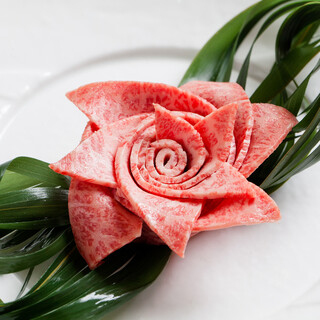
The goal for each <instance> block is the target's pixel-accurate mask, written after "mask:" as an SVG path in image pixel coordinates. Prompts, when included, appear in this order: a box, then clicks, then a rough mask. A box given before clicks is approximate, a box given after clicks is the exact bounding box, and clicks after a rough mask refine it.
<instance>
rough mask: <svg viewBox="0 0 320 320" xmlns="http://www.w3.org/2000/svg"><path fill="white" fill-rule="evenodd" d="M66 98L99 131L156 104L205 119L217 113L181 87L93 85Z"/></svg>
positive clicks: (119, 83) (124, 83) (120, 83)
mask: <svg viewBox="0 0 320 320" xmlns="http://www.w3.org/2000/svg"><path fill="white" fill-rule="evenodd" d="M67 98H69V100H71V101H72V102H73V103H74V104H75V105H76V106H77V107H78V108H79V109H80V110H81V111H82V112H83V113H84V114H86V115H87V116H88V118H89V119H90V120H91V121H92V122H93V123H95V124H96V125H97V126H98V127H100V128H101V127H102V126H104V125H105V124H108V123H112V122H115V121H118V120H120V119H124V118H127V117H131V116H133V115H137V114H140V113H148V112H153V111H154V107H153V103H157V104H160V105H162V106H163V107H165V108H167V109H169V110H173V111H187V112H193V113H197V114H200V115H203V116H206V115H207V114H209V113H211V112H212V111H213V110H215V107H214V106H213V105H212V104H211V103H209V102H207V101H206V100H204V99H201V98H200V97H197V96H194V95H192V94H190V93H188V92H186V91H183V90H180V89H179V88H176V87H173V86H169V85H166V84H161V83H149V82H135V81H109V82H97V83H91V84H88V85H85V86H83V87H80V88H78V89H76V90H74V91H71V92H69V93H67Z"/></svg>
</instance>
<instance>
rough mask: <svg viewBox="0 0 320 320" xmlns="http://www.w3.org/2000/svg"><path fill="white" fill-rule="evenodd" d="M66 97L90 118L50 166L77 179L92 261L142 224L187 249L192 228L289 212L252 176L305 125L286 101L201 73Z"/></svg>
mask: <svg viewBox="0 0 320 320" xmlns="http://www.w3.org/2000/svg"><path fill="white" fill-rule="evenodd" d="M67 97H68V98H69V99H70V100H71V101H72V102H73V103H74V104H75V105H76V106H78V107H79V109H80V110H81V111H82V112H84V113H85V114H86V115H87V116H88V118H89V119H90V122H89V123H88V125H87V127H86V129H85V132H84V134H83V137H82V142H81V143H80V145H79V146H78V147H76V148H75V150H73V151H72V152H71V153H69V154H68V155H66V156H65V157H64V158H63V159H61V160H60V161H59V162H57V163H55V164H52V165H50V167H51V168H52V169H53V170H54V171H56V172H59V173H62V174H65V175H68V176H70V177H72V178H73V179H72V183H71V186H70V190H69V215H70V222H71V226H72V230H73V233H74V237H75V241H76V244H77V246H78V249H79V251H80V253H81V254H82V256H83V257H84V258H85V259H86V261H87V263H88V265H89V266H90V268H95V267H97V266H98V265H99V264H100V263H101V261H102V260H103V259H104V258H105V257H106V256H107V255H109V254H110V253H111V252H113V251H115V250H117V249H119V248H120V247H122V246H124V245H125V244H127V243H129V242H131V241H133V240H134V239H136V238H139V237H140V236H141V233H142V227H143V224H144V225H146V226H147V227H148V228H149V229H151V231H152V233H154V234H156V235H157V236H158V237H159V238H160V239H161V240H162V241H163V242H164V243H165V244H167V245H168V246H169V247H170V248H171V249H172V250H173V251H174V252H176V253H177V254H178V255H180V256H183V255H184V251H185V248H186V245H187V242H188V240H189V238H190V236H191V234H192V233H197V232H200V231H204V230H212V229H219V228H225V227H231V226H236V225H242V224H247V225H248V224H255V223H260V222H270V221H275V220H278V219H279V218H280V213H279V209H278V207H277V206H276V204H275V203H274V201H273V200H272V199H271V198H270V197H269V196H268V195H267V194H266V193H265V192H264V191H263V190H262V189H260V188H259V187H257V186H255V185H254V184H252V183H250V182H248V181H247V179H246V178H247V177H248V176H249V175H250V174H251V173H252V172H253V171H254V170H255V169H256V168H257V167H258V166H259V165H260V164H261V163H262V162H263V161H264V160H265V159H266V158H267V157H268V156H269V155H270V154H271V153H272V152H273V151H274V150H275V149H276V147H277V146H278V145H279V144H280V143H281V141H282V140H283V139H284V138H285V137H286V135H287V134H288V132H289V131H290V130H291V129H292V127H293V126H294V125H295V124H296V123H297V121H296V119H295V117H294V116H293V115H292V114H290V112H288V111H287V110H286V109H284V108H281V107H278V106H274V105H270V104H251V103H250V100H249V99H248V97H247V95H246V93H245V92H244V90H243V89H242V88H241V87H240V86H239V85H237V84H235V83H215V82H200V81H193V82H189V83H187V84H186V85H184V86H182V87H181V88H176V87H172V86H168V85H164V84H155V83H141V82H104V83H93V84H89V85H86V86H84V87H81V88H79V89H77V90H75V91H72V92H70V93H68V94H67ZM145 229H146V228H143V230H145ZM147 233H148V234H150V233H151V232H150V230H149V231H148V232H147ZM146 238H147V237H146V236H144V239H146Z"/></svg>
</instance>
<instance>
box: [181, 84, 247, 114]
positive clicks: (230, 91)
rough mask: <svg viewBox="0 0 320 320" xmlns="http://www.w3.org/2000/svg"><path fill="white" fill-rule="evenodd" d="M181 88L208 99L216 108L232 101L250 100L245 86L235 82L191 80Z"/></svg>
mask: <svg viewBox="0 0 320 320" xmlns="http://www.w3.org/2000/svg"><path fill="white" fill-rule="evenodd" d="M180 89H182V90H184V91H187V92H190V93H192V94H194V95H196V96H199V97H201V98H203V99H205V100H207V101H208V102H210V103H211V104H213V105H214V106H215V107H216V108H220V107H223V106H225V105H226V104H229V103H232V102H236V101H240V100H248V96H247V94H246V93H245V91H244V90H243V88H242V87H241V86H240V85H239V84H237V83H233V82H213V81H190V82H188V83H186V84H184V85H183V86H181V87H180Z"/></svg>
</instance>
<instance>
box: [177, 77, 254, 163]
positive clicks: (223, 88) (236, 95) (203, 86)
mask: <svg viewBox="0 0 320 320" xmlns="http://www.w3.org/2000/svg"><path fill="white" fill-rule="evenodd" d="M181 89H182V90H186V91H188V92H190V93H193V94H195V95H198V96H199V97H201V98H203V99H205V100H207V101H208V102H210V103H212V104H213V105H214V106H215V107H217V108H221V107H223V106H224V105H226V104H229V103H232V102H237V103H238V106H239V107H238V112H237V116H236V122H235V126H234V137H235V143H236V157H235V159H234V158H233V155H234V154H233V152H234V151H235V149H231V150H230V158H229V159H228V162H229V163H231V164H233V165H234V167H235V168H236V169H239V168H240V167H241V165H242V163H243V160H244V158H245V156H246V154H247V151H248V148H249V144H250V137H251V132H252V127H253V122H254V118H253V111H252V106H251V103H250V100H249V98H248V96H247V94H246V93H245V91H244V90H243V88H242V87H241V86H240V85H238V84H237V83H232V82H210V81H190V82H188V83H186V84H185V85H183V86H181ZM233 159H234V162H233Z"/></svg>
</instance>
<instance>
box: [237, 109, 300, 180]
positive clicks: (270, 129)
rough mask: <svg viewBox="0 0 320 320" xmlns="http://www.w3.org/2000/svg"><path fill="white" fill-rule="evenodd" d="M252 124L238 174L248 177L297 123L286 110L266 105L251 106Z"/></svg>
mask: <svg viewBox="0 0 320 320" xmlns="http://www.w3.org/2000/svg"><path fill="white" fill-rule="evenodd" d="M252 110H253V116H254V124H253V128H252V134H251V140H250V146H249V149H248V152H247V155H246V157H245V159H244V162H243V164H242V166H241V168H240V170H239V171H240V172H241V173H242V174H243V175H244V176H245V177H249V176H250V174H251V173H252V172H254V171H255V170H256V169H257V168H258V167H259V166H260V165H261V164H262V163H263V161H264V160H266V159H267V158H268V157H269V156H270V155H271V153H272V152H273V151H274V150H275V149H276V148H277V147H278V145H279V144H280V143H281V142H282V141H283V139H284V138H285V137H286V136H287V134H288V133H289V132H290V131H291V129H292V128H293V127H294V126H295V125H296V124H297V123H298V121H297V119H296V118H295V116H294V115H293V114H292V113H290V112H289V111H288V110H287V109H285V108H282V107H279V106H275V105H273V104H268V103H253V104H252Z"/></svg>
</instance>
